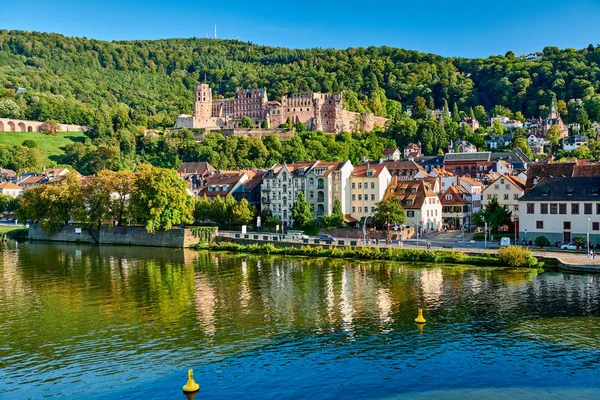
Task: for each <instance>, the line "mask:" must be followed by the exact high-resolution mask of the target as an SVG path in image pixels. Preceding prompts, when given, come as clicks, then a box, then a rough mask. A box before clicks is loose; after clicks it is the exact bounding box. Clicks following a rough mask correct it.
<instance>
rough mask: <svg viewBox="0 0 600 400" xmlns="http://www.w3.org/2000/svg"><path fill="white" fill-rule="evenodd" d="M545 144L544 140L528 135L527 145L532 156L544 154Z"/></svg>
mask: <svg viewBox="0 0 600 400" xmlns="http://www.w3.org/2000/svg"><path fill="white" fill-rule="evenodd" d="M547 143H548V142H547V141H546V139H544V138H541V137H537V136H535V135H529V136H528V137H527V144H528V145H529V148H530V149H531V152H532V153H533V154H544V146H546V144H547Z"/></svg>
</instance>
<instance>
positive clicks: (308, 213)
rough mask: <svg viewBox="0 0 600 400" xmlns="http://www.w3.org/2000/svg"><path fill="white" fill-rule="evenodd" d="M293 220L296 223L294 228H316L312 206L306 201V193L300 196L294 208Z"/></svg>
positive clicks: (301, 193)
mask: <svg viewBox="0 0 600 400" xmlns="http://www.w3.org/2000/svg"><path fill="white" fill-rule="evenodd" d="M292 220H293V221H294V227H296V226H298V227H300V228H302V229H309V228H311V227H313V226H315V223H316V221H315V217H314V216H313V212H312V209H311V206H310V203H309V202H308V201H306V198H305V197H304V192H300V193H299V194H298V199H296V202H295V203H294V205H293V207H292Z"/></svg>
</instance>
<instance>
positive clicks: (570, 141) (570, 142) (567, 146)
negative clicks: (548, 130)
mask: <svg viewBox="0 0 600 400" xmlns="http://www.w3.org/2000/svg"><path fill="white" fill-rule="evenodd" d="M588 142H589V139H588V137H587V136H583V135H575V136H567V137H566V138H564V139H563V144H562V148H563V150H564V151H573V150H576V149H577V148H578V147H580V146H587V145H588Z"/></svg>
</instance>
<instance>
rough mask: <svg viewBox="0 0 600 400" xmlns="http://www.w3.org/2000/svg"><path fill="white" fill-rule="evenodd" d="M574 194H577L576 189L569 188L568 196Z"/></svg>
mask: <svg viewBox="0 0 600 400" xmlns="http://www.w3.org/2000/svg"><path fill="white" fill-rule="evenodd" d="M573 193H575V188H574V187H568V188H567V196H573Z"/></svg>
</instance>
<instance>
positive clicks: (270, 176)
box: [261, 161, 318, 226]
mask: <svg viewBox="0 0 600 400" xmlns="http://www.w3.org/2000/svg"><path fill="white" fill-rule="evenodd" d="M317 163H318V162H317V161H310V162H299V163H294V164H276V165H274V166H273V167H271V168H270V169H269V170H268V171H267V173H266V174H264V176H263V183H262V185H261V204H262V206H261V207H262V210H263V212H270V213H271V214H272V215H273V216H276V217H278V218H279V220H280V221H281V222H282V223H283V224H284V225H285V226H291V225H293V220H292V207H293V206H294V203H295V202H296V200H297V199H298V193H300V192H303V193H304V196H305V197H306V199H307V200H308V201H309V202H310V201H311V200H313V199H314V196H315V190H316V186H315V182H314V181H313V188H314V189H313V191H312V192H313V199H310V198H309V197H308V196H307V195H308V193H307V192H308V185H307V179H306V175H307V174H308V173H309V172H310V171H311V170H312V169H313V168H314V166H315V165H316V164H317Z"/></svg>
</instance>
